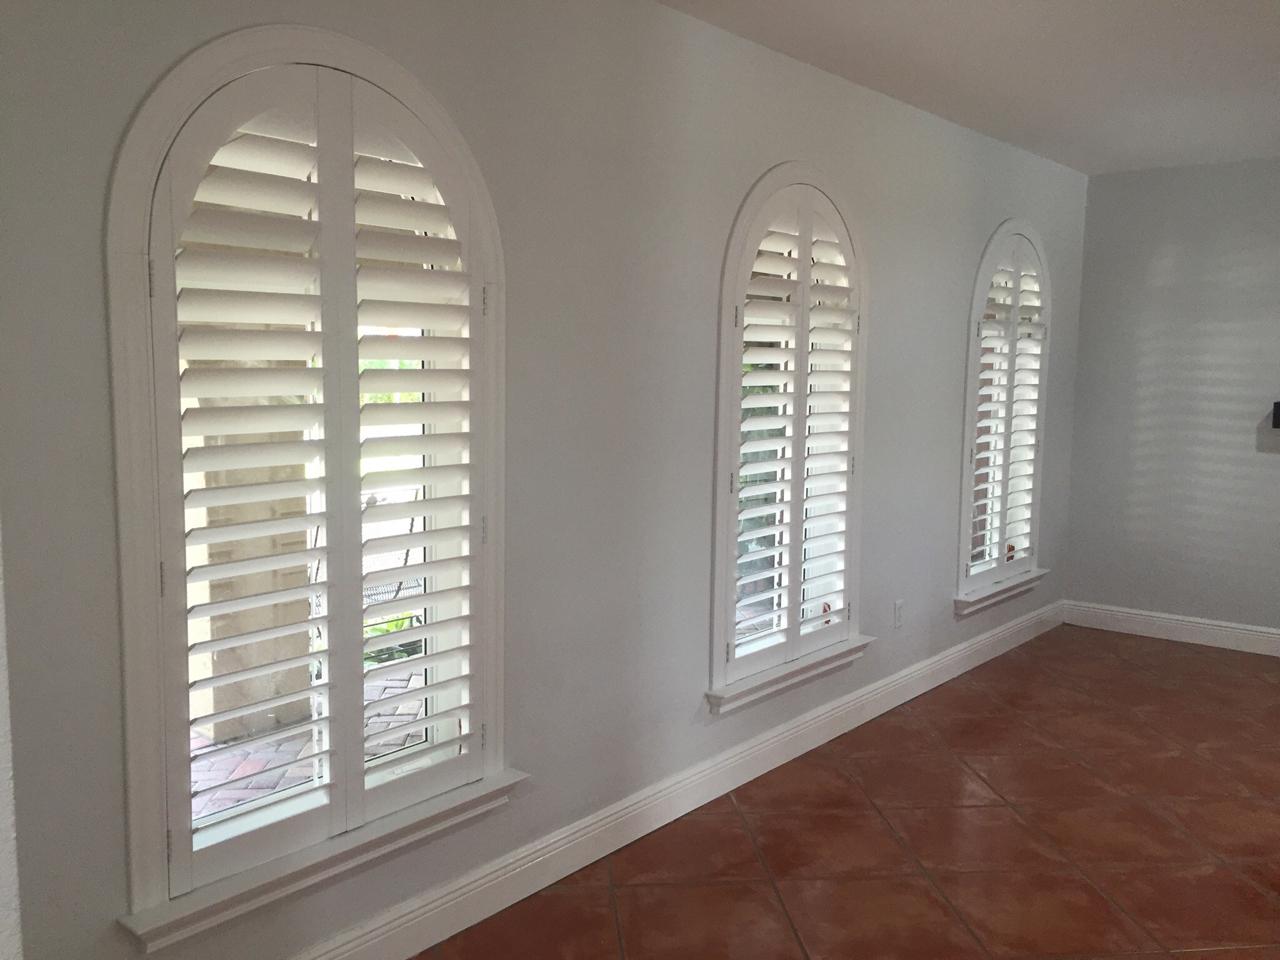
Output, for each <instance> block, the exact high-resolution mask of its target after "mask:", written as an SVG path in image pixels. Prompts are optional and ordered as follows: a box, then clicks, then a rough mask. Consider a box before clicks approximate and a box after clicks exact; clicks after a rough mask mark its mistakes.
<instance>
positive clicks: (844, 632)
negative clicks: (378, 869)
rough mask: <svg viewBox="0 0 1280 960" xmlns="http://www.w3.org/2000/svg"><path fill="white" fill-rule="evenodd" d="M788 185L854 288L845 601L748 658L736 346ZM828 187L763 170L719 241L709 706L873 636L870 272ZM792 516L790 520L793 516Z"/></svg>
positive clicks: (772, 685) (797, 165)
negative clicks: (807, 199)
mask: <svg viewBox="0 0 1280 960" xmlns="http://www.w3.org/2000/svg"><path fill="white" fill-rule="evenodd" d="M794 188H802V189H804V190H807V191H813V195H815V197H816V198H818V199H817V202H818V203H819V204H821V205H822V206H823V207H824V208H825V211H824V213H825V215H826V217H827V218H829V219H830V220H831V223H829V224H828V225H829V226H830V227H832V228H833V229H834V230H835V231H836V233H837V236H838V240H839V243H840V245H841V246H842V247H843V248H844V249H843V252H844V253H845V258H846V261H847V262H848V263H849V264H850V272H851V274H852V276H851V277H850V279H851V281H852V282H853V283H855V284H856V287H857V290H856V294H855V297H854V298H853V299H854V301H855V302H854V303H853V304H851V306H852V307H853V309H854V311H855V314H856V315H855V320H854V329H853V330H852V331H851V334H852V341H851V342H852V351H853V363H852V370H851V371H850V373H851V376H852V378H853V383H852V385H851V390H850V417H849V425H848V452H849V470H850V473H849V477H848V486H847V498H846V521H845V522H846V528H845V568H844V569H845V588H844V596H845V601H846V609H845V611H844V619H843V621H842V622H841V623H840V625H839V627H838V628H837V629H831V628H823V630H822V636H821V637H820V638H818V637H813V636H808V637H806V636H799V635H797V636H795V637H792V638H790V639H788V640H787V641H786V642H785V643H784V644H781V645H780V646H779V647H778V648H776V649H773V650H771V651H769V652H768V656H767V657H766V658H762V659H760V660H757V662H755V663H749V662H747V661H745V660H744V658H736V657H735V656H734V653H735V637H734V634H735V614H734V610H735V604H736V591H735V582H736V566H737V556H736V540H737V524H738V483H739V478H738V473H739V468H740V465H741V464H740V458H741V453H740V443H741V437H740V418H741V415H742V398H741V389H742V350H743V333H744V329H743V328H744V326H745V323H744V322H743V319H742V316H741V310H740V308H741V305H742V303H743V301H744V299H745V294H746V285H747V281H748V279H749V278H750V276H751V272H752V265H753V263H754V262H755V257H756V254H757V251H758V249H759V246H760V243H761V241H762V240H763V239H764V235H765V233H766V232H767V230H768V223H767V219H768V217H769V216H770V209H771V205H772V204H775V203H776V201H777V198H778V197H779V195H780V194H783V193H784V192H785V191H788V190H792V189H794ZM836 197H837V194H836V193H835V191H834V190H833V189H832V188H831V187H830V186H828V180H827V179H826V178H825V177H824V176H823V175H822V174H821V173H820V172H819V171H817V170H816V169H814V168H813V167H812V166H810V165H809V164H807V163H803V162H799V161H789V162H786V163H782V164H779V165H778V166H775V167H773V168H771V169H770V170H768V171H767V172H766V173H765V174H764V175H763V176H762V177H761V178H760V179H759V180H757V181H756V183H755V184H754V185H753V186H752V187H751V189H750V191H749V192H748V193H747V196H746V198H745V199H744V200H743V202H742V205H741V207H740V208H739V210H738V213H737V216H736V218H735V220H734V224H733V228H732V231H731V233H730V235H729V242H728V246H727V247H726V250H725V259H724V266H723V270H722V274H721V293H720V316H719V357H718V376H717V388H716V389H717V392H716V453H715V476H714V487H713V499H714V511H713V513H714V528H713V537H712V542H713V575H712V609H711V644H710V647H711V650H710V652H711V665H710V666H711V669H710V674H711V684H710V689H709V690H708V691H707V699H708V702H709V703H710V706H711V710H712V712H713V713H725V712H728V711H730V710H734V709H737V708H738V707H741V706H745V705H746V704H749V703H752V702H754V701H756V700H758V699H760V698H762V697H765V696H767V695H769V694H771V693H773V692H774V691H776V690H779V689H782V688H784V687H788V686H791V685H793V684H795V683H798V682H801V681H802V680H805V679H808V678H810V677H813V676H817V675H820V674H824V673H827V672H830V671H831V670H834V669H837V668H839V667H841V666H844V665H846V664H848V663H849V662H850V661H851V660H853V659H856V658H857V657H859V656H861V654H862V652H863V651H864V649H865V648H866V646H867V644H868V643H870V642H871V639H872V638H870V637H866V636H863V635H862V634H861V632H860V628H859V622H860V621H859V607H860V604H859V589H860V576H859V573H860V570H859V568H860V564H859V552H860V550H859V548H860V539H861V538H860V533H861V502H862V473H863V471H862V469H861V467H860V466H859V465H860V464H861V462H862V438H863V420H864V417H863V410H864V407H865V403H864V396H865V383H866V375H865V374H866V371H865V363H866V336H865V332H866V329H867V323H866V313H867V276H866V266H865V262H864V259H863V257H862V256H861V251H862V245H861V244H860V243H858V242H856V240H855V238H854V235H853V232H852V231H851V230H850V228H849V225H848V221H847V220H846V219H845V217H844V214H843V213H842V209H843V208H844V205H843V204H842V203H840V202H839V201H838V200H837V199H836ZM793 522H794V521H793Z"/></svg>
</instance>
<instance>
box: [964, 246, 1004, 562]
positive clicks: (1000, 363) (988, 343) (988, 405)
mask: <svg viewBox="0 0 1280 960" xmlns="http://www.w3.org/2000/svg"><path fill="white" fill-rule="evenodd" d="M1015 272H1016V268H1015V266H1014V264H1013V262H1012V258H1010V259H1009V261H1008V262H1006V263H1004V264H1002V265H1001V266H1000V267H999V268H998V269H997V270H996V272H995V273H994V274H993V275H992V277H991V283H990V285H989V286H988V289H987V298H986V304H985V306H984V307H983V311H982V317H981V319H980V320H979V322H978V332H977V350H978V391H977V400H976V402H977V418H976V424H977V432H976V436H975V446H974V451H973V490H972V511H973V512H972V523H971V530H970V533H971V538H970V553H969V573H970V575H973V574H977V573H982V572H984V571H986V570H990V569H993V568H995V567H996V566H997V565H998V564H999V558H1000V550H1001V541H1002V539H1003V531H1002V529H1001V525H1002V519H1003V512H1004V510H1003V505H1004V494H1005V482H1006V471H1007V457H1008V450H1007V448H1006V444H1007V442H1008V425H1009V410H1010V403H1009V400H1010V397H1009V388H1010V382H1009V381H1010V373H1011V370H1010V361H1011V360H1012V336H1011V318H1012V316H1013V301H1014V296H1015V294H1014V287H1013V283H1014V279H1013V278H1014V273H1015Z"/></svg>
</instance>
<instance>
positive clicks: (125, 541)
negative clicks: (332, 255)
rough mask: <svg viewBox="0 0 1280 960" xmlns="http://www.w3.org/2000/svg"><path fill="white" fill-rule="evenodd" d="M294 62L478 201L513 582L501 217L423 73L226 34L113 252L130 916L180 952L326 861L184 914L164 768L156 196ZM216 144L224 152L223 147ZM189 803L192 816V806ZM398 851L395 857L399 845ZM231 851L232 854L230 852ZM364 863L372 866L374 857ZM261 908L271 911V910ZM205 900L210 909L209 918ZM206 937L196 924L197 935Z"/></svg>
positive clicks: (380, 59) (150, 134)
mask: <svg viewBox="0 0 1280 960" xmlns="http://www.w3.org/2000/svg"><path fill="white" fill-rule="evenodd" d="M289 64H302V65H312V66H315V67H330V68H333V69H335V70H340V71H343V72H346V73H349V74H352V75H353V76H356V77H361V78H363V79H365V80H367V81H369V82H370V83H372V84H373V85H374V86H376V87H379V88H381V89H382V90H384V91H387V92H389V93H390V94H391V95H392V96H393V97H395V98H396V99H397V100H398V101H400V103H401V104H403V105H404V106H405V108H406V109H407V110H408V111H409V113H411V114H412V115H413V116H414V117H415V118H416V119H417V120H418V122H420V123H421V124H422V125H423V126H425V127H426V128H427V129H428V130H429V131H430V133H431V135H432V136H433V137H434V138H435V139H436V140H437V141H438V142H439V143H440V145H441V149H442V150H443V152H444V153H446V154H447V155H448V156H449V158H450V161H449V162H450V164H451V165H452V167H453V168H454V169H455V174H454V176H455V179H456V180H457V182H459V183H461V184H462V185H463V186H464V189H465V191H466V193H467V195H468V196H469V197H471V198H472V207H473V214H472V219H473V222H475V224H476V228H475V230H474V234H475V237H474V244H473V246H474V249H473V251H472V252H471V254H470V262H471V265H472V271H473V273H474V274H476V276H478V277H480V278H481V279H480V280H479V281H477V282H480V283H482V284H483V289H484V290H485V300H486V307H487V317H486V334H487V351H486V352H487V356H486V357H485V360H484V379H485V380H486V382H487V383H488V384H490V385H491V386H490V388H489V389H488V390H487V392H486V396H485V397H484V398H483V401H480V402H483V403H485V404H486V406H487V407H488V413H487V422H488V426H489V429H488V431H487V432H486V435H485V436H484V443H485V444H486V446H487V447H488V448H489V451H490V455H489V458H488V462H489V464H490V465H491V469H492V470H493V472H494V474H495V475H494V476H493V477H491V479H490V482H489V484H488V488H487V490H486V494H487V500H488V503H487V504H485V505H484V507H483V508H481V507H477V508H476V509H477V512H478V513H479V514H480V515H483V516H484V517H485V519H486V521H487V522H486V528H487V532H488V543H487V546H488V551H487V555H486V557H485V558H484V565H485V568H486V570H488V571H490V578H489V579H490V583H491V584H493V582H494V580H496V577H497V575H498V574H499V573H500V571H501V569H502V563H501V553H502V536H501V534H502V517H501V505H502V495H501V494H502V482H501V461H500V459H499V455H500V453H501V451H502V449H503V446H504V444H503V438H502V423H501V417H500V414H501V411H502V403H501V400H502V357H503V350H502V342H503V337H502V321H503V307H504V303H503V295H502V293H503V284H502V276H503V263H502V254H501V244H500V239H499V235H498V230H497V223H496V217H495V216H494V212H493V208H492V204H491V202H490V200H489V197H488V192H487V190H486V189H485V186H484V183H483V180H482V178H481V176H480V173H479V169H478V167H477V165H476V163H475V161H474V158H473V157H472V156H471V154H470V152H469V150H468V148H467V147H466V144H465V143H464V142H463V141H462V139H461V136H460V135H459V134H458V132H457V130H456V128H455V127H454V126H453V124H452V122H451V121H450V120H449V118H448V116H447V114H446V113H445V111H444V110H443V108H442V107H441V106H440V105H439V104H438V103H437V102H436V101H435V100H434V99H433V98H432V97H431V96H430V95H429V94H428V93H426V91H425V90H423V89H422V87H421V86H420V83H419V81H418V80H417V79H416V78H415V77H414V76H413V75H412V74H410V73H409V72H408V71H406V70H404V69H403V68H402V67H400V66H399V65H397V64H395V63H394V62H392V61H390V60H389V59H387V58H386V57H385V56H383V55H382V54H380V53H378V52H377V51H375V50H373V49H372V48H370V47H367V46H365V45H363V44H361V43H359V42H357V41H355V40H351V39H350V38H347V37H343V36H341V35H338V34H333V33H330V32H328V31H324V30H319V29H313V28H309V27H298V26H267V27H256V28H252V29H249V30H244V31H240V32H237V33H234V34H230V35H227V36H225V37H222V38H219V39H217V40H215V41H213V42H211V43H209V44H207V45H206V46H204V47H202V48H200V49H198V50H196V51H195V52H194V53H192V54H191V55H190V56H188V57H187V58H186V59H185V60H183V61H181V62H180V63H179V64H178V65H177V66H176V67H175V68H174V69H173V70H172V71H171V72H170V73H169V75H168V76H167V77H166V78H164V80H163V81H162V82H160V83H159V84H158V85H157V86H156V87H155V89H154V90H153V92H152V93H151V94H150V95H149V96H148V98H147V100H146V101H145V102H144V103H143V105H142V107H141V108H140V110H139V111H138V113H137V114H136V115H135V118H134V120H133V122H132V124H131V126H130V128H129V131H128V133H127V135H126V137H125V140H124V142H123V144H122V147H121V149H120V152H119V154H118V156H117V158H116V163H115V167H114V170H113V174H112V183H111V190H110V197H109V208H108V218H107V237H106V250H105V253H106V260H107V282H108V306H109V316H110V326H109V337H110V348H111V362H112V395H113V422H114V429H115V437H116V458H115V459H116V480H117V498H118V500H117V508H118V513H117V522H118V533H119V550H120V571H121V583H120V600H121V626H122V637H123V647H124V689H125V704H126V714H125V741H126V778H127V797H126V800H127V810H128V823H129V830H128V834H129V879H130V897H129V902H130V908H131V910H132V911H133V912H134V914H135V916H137V917H151V918H153V920H151V921H142V920H137V921H134V920H131V921H130V923H129V925H130V926H131V928H133V929H134V930H135V931H137V932H139V935H140V936H146V935H147V934H145V933H144V932H143V930H144V928H145V927H146V926H147V923H154V924H161V923H162V921H161V920H160V919H158V918H159V917H160V915H161V913H163V915H164V917H165V918H166V919H165V920H164V921H163V923H162V925H163V927H164V930H165V932H164V933H163V934H157V936H163V937H165V938H166V939H165V940H164V942H171V941H172V939H175V938H176V937H177V936H178V935H177V934H174V932H173V929H172V926H171V924H172V918H173V917H174V916H176V915H177V914H176V913H175V910H177V911H178V912H181V911H183V910H185V911H194V910H196V909H200V910H203V911H204V914H205V916H207V915H208V910H209V904H211V903H213V902H216V900H217V899H218V898H219V897H224V896H227V895H229V893H230V892H233V891H239V892H240V893H243V892H245V891H250V890H254V889H256V888H257V887H258V886H260V885H261V884H263V883H264V882H267V881H269V880H270V879H271V876H272V875H275V876H279V875H284V874H286V873H289V874H290V875H294V874H296V872H297V871H299V870H302V871H304V872H305V871H307V870H310V869H312V868H311V867H310V866H309V865H310V864H313V863H314V862H317V860H318V858H317V856H316V854H315V853H314V852H309V853H308V854H307V855H305V856H303V855H299V856H291V857H285V858H282V859H281V860H280V861H275V862H273V863H272V864H264V865H263V867H262V868H254V869H253V870H251V871H249V872H248V873H246V874H244V875H242V876H241V877H237V878H229V879H228V880H225V881H219V882H218V884H216V885H215V887H211V888H210V889H209V891H208V892H207V893H205V892H201V890H199V889H196V890H194V891H193V892H192V893H191V894H189V895H188V896H187V897H184V898H183V902H184V903H185V904H186V906H185V907H182V908H176V907H174V906H171V905H170V897H171V890H170V865H169V862H168V860H169V858H168V852H167V851H168V846H169V837H168V835H167V834H168V832H169V830H168V826H169V808H170V803H169V801H168V797H167V795H166V793H167V791H166V780H167V773H166V771H167V770H168V769H170V768H171V766H172V764H170V763H169V762H168V761H167V760H166V755H167V754H168V753H169V752H171V751H172V752H175V755H176V752H180V751H184V750H185V749H186V744H185V738H184V742H183V743H182V744H177V745H175V744H174V743H173V742H172V740H173V738H172V737H171V736H168V735H165V736H157V731H165V730H170V729H173V724H171V723H170V722H168V720H167V717H168V716H169V714H172V713H174V712H175V710H176V705H175V703H174V701H175V699H181V700H183V701H184V702H183V710H185V699H186V698H185V680H184V681H183V685H182V687H181V688H180V689H181V694H180V695H179V696H177V697H175V695H174V693H173V690H174V686H173V684H172V683H169V684H168V686H167V687H166V680H165V676H166V671H167V670H168V668H167V667H166V662H171V661H172V660H173V657H166V656H165V646H164V643H163V640H162V638H163V637H164V636H165V633H164V629H163V621H162V611H163V607H164V603H165V602H166V601H168V600H170V598H172V597H173V596H174V595H177V596H181V593H182V588H183V584H182V580H183V576H182V573H183V572H182V570H181V569H176V570H175V569H170V568H167V567H166V568H164V569H162V566H161V560H162V557H163V555H164V549H163V545H162V542H161V539H160V538H159V537H158V536H157V533H156V531H157V529H159V528H160V526H161V523H162V516H161V513H162V508H161V507H160V506H159V505H158V504H157V501H156V495H157V491H158V481H159V467H160V464H159V450H158V446H157V435H156V431H155V423H156V409H157V408H156V396H155V390H156V386H157V385H156V382H155V376H154V372H153V364H152V348H153V343H152V325H153V316H152V311H151V302H150V300H151V298H150V295H149V290H150V288H151V287H152V285H153V284H155V285H156V288H157V289H161V284H164V283H165V282H166V281H167V282H168V283H170V284H171V283H172V275H171V274H170V275H169V276H168V277H167V278H166V277H164V276H163V274H164V271H165V267H164V266H163V261H164V259H166V258H169V259H171V257H172V249H173V248H172V246H169V247H168V248H167V249H158V248H156V249H155V253H153V252H152V251H153V244H152V236H151V233H152V212H153V205H152V204H153V197H154V196H155V194H156V191H157V189H158V187H159V185H160V178H161V172H162V170H163V168H164V164H165V158H166V156H167V155H168V153H169V151H170V149H171V147H172V146H173V144H174V141H175V140H176V138H177V137H178V135H179V133H180V131H181V130H182V128H183V126H184V125H185V124H186V123H187V121H188V119H189V118H190V117H191V116H192V115H193V114H194V113H195V112H196V111H197V109H198V108H199V107H200V106H201V105H202V104H204V103H205V102H207V101H208V100H209V99H210V98H211V97H213V96H215V95H216V93H217V92H218V91H219V90H220V89H222V88H223V87H225V86H226V85H227V84H229V83H232V82H234V81H236V80H238V79H240V78H243V77H247V76H249V75H250V74H253V73H254V72H255V71H265V68H270V67H281V66H284V65H289ZM217 146H218V144H214V148H216V147H217ZM195 179H197V180H198V179H199V177H198V176H197V177H196V178H195ZM193 185H194V184H193ZM153 261H154V263H153ZM155 268H158V269H155ZM153 270H154V273H155V275H154V276H153ZM170 289H171V287H170ZM476 366H477V367H478V366H479V365H478V364H477V365H476ZM473 402H477V401H475V400H473ZM162 588H163V590H162ZM500 596H501V587H500V584H496V585H495V586H494V588H493V589H492V590H491V591H490V593H489V597H491V598H496V597H500ZM501 638H502V611H501V609H500V607H498V608H496V609H495V610H494V611H493V613H492V633H491V634H490V636H489V637H488V638H487V639H488V640H489V642H488V644H487V645H486V649H485V651H484V657H483V659H484V663H483V665H482V666H481V668H480V669H482V670H483V672H484V676H485V687H486V694H485V698H484V699H485V702H486V704H487V706H488V714H487V716H486V718H485V719H486V721H487V726H488V730H487V737H486V739H487V743H486V750H485V757H486V773H488V772H491V771H492V772H497V771H500V770H502V769H503V761H502V738H501V729H502V726H501V716H500V711H501V704H502V696H501V682H502V678H501V663H502V657H501ZM478 655H479V653H478V652H477V656H478ZM519 776H520V775H518V774H516V775H512V774H509V773H508V774H505V775H504V778H497V780H495V789H498V788H499V787H501V788H502V789H510V787H511V786H512V785H514V783H515V782H518V779H519ZM499 780H501V781H502V782H501V783H499V782H498V781H499ZM184 800H186V801H187V802H189V799H188V798H187V797H185V796H184ZM440 806H441V804H440V803H439V802H436V801H433V802H432V804H431V808H432V810H435V809H438V808H439V807H440ZM374 826H375V825H370V827H367V828H365V829H364V831H363V833H364V834H365V835H366V836H370V837H376V836H377V834H378V830H377V829H373V830H372V833H370V828H372V827H374ZM302 833H303V834H305V831H303V832H302ZM299 836H302V834H300V835H299ZM302 839H303V840H305V837H302ZM300 842H301V841H300ZM325 843H332V844H333V845H334V849H335V850H339V851H341V850H342V849H343V845H342V844H341V843H338V842H336V841H325ZM387 845H388V847H390V846H392V845H393V840H392V839H391V838H390V837H389V838H388V840H387ZM222 846H223V845H219V847H222ZM321 846H322V847H323V844H322V845H321ZM226 852H228V853H230V852H231V851H230V850H229V849H227V850H226ZM342 855H345V854H342ZM363 856H364V857H365V858H366V859H367V856H368V849H367V848H366V850H365V852H364V854H363ZM224 859H227V860H228V866H227V867H225V868H219V869H218V870H216V871H215V873H225V872H226V871H227V870H229V869H231V868H232V867H233V866H234V857H229V858H224ZM330 869H331V868H330ZM317 876H318V874H317ZM302 882H307V881H302ZM291 888H296V884H293V885H291V886H281V885H279V884H276V885H275V887H274V889H276V890H277V891H278V892H276V893H266V894H261V898H265V900H269V899H272V898H274V897H275V896H279V895H283V893H282V892H283V891H284V890H286V889H291ZM261 898H260V900H259V902H265V900H264V899H261ZM197 901H200V902H201V903H203V904H204V906H203V907H199V908H197V906H196V902H197ZM154 929H157V930H158V929H159V927H158V926H157V927H155V928H154ZM194 929H195V926H194V923H193V926H192V928H191V932H194ZM183 935H185V934H183ZM152 942H154V941H152Z"/></svg>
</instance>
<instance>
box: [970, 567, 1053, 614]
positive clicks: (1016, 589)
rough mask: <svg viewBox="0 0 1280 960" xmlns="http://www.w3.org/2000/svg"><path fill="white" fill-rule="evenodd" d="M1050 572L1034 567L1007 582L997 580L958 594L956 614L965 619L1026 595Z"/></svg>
mask: <svg viewBox="0 0 1280 960" xmlns="http://www.w3.org/2000/svg"><path fill="white" fill-rule="evenodd" d="M1048 572H1049V571H1048V570H1042V569H1041V568H1039V567H1033V568H1032V569H1030V570H1027V571H1025V572H1023V573H1019V574H1017V575H1015V576H1012V577H1009V578H1008V579H1007V580H996V581H994V582H993V583H987V584H984V585H982V586H981V587H978V588H977V589H975V590H969V591H967V592H965V593H961V594H958V595H957V596H956V598H955V607H956V614H957V615H958V616H961V617H965V616H968V615H969V614H971V613H976V612H977V611H979V610H983V609H985V608H987V607H990V606H994V605H995V604H997V603H1000V602H1001V601H1004V600H1008V599H1009V598H1010V597H1016V596H1017V595H1018V594H1020V593H1026V592H1027V591H1028V590H1030V589H1031V588H1032V587H1034V586H1035V585H1036V584H1037V583H1039V582H1040V581H1041V580H1042V579H1043V578H1044V577H1045V575H1046V574H1048Z"/></svg>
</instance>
